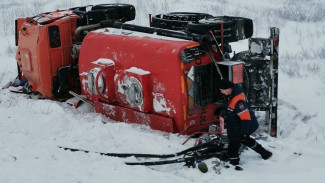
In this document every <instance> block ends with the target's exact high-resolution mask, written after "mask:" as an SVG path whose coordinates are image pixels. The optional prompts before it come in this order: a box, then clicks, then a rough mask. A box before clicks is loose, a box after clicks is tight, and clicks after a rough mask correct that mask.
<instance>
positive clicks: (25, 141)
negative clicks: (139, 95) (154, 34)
mask: <svg viewBox="0 0 325 183" xmlns="http://www.w3.org/2000/svg"><path fill="white" fill-rule="evenodd" d="M110 2H117V1H107V0H105V1H103V0H98V1H96V2H92V3H94V4H100V3H110ZM119 2H123V3H131V4H134V5H135V6H136V8H137V20H135V21H134V22H135V23H137V24H141V25H147V24H148V19H147V13H153V14H159V13H165V12H169V11H195V12H205V13H209V14H213V15H224V14H226V15H232V16H245V17H248V18H252V19H253V21H254V23H255V24H254V31H255V32H254V37H268V36H269V34H268V32H267V31H268V30H267V29H268V26H278V27H280V49H279V51H280V56H279V61H280V69H279V110H278V125H279V126H278V137H277V138H272V137H268V139H267V140H265V141H263V140H259V142H260V143H261V144H262V145H263V146H264V147H266V148H267V149H269V150H271V151H272V152H273V157H272V158H271V159H270V160H266V161H265V160H262V159H261V158H260V157H259V156H258V155H257V154H256V153H254V152H253V151H252V150H247V151H244V152H243V153H242V154H241V166H242V167H243V168H244V169H245V170H244V171H242V172H237V171H234V170H233V169H222V170H221V174H220V175H218V174H216V173H214V172H213V171H211V167H210V164H209V162H208V166H209V169H210V170H209V172H208V173H206V174H202V173H201V172H199V171H198V170H197V169H193V168H187V167H184V166H182V164H173V165H163V166H155V167H143V166H136V167H135V166H127V165H125V164H124V162H127V161H138V160H137V159H136V158H134V157H130V158H126V159H123V158H115V157H105V156H100V155H98V154H95V153H88V154H87V153H81V152H69V151H64V150H62V149H60V148H58V147H57V146H67V147H72V148H81V149H87V150H92V151H98V152H122V153H124V152H128V153H132V152H134V153H174V152H178V151H181V150H183V149H185V148H188V147H191V146H192V145H193V144H194V141H193V140H191V141H190V142H188V143H187V144H185V145H184V146H182V145H181V144H182V142H184V141H185V140H186V139H187V136H178V134H170V133H163V132H159V131H154V130H150V129H149V128H148V127H147V126H143V125H134V124H127V123H119V122H115V121H112V120H110V119H108V118H106V117H104V116H103V115H100V114H96V113H94V109H93V108H92V107H90V106H87V105H82V106H81V107H80V108H77V109H74V108H72V107H71V106H69V105H67V104H65V103H60V102H56V101H51V100H36V99H29V98H28V97H27V96H25V95H21V94H14V93H11V92H9V90H8V89H1V88H2V87H3V86H5V85H6V83H7V82H8V81H10V80H13V79H14V78H15V77H16V74H17V72H16V62H15V58H14V57H15V52H14V51H12V50H13V49H14V36H13V35H14V31H13V27H14V23H13V22H14V21H13V20H14V19H15V18H16V17H17V16H20V17H26V16H33V15H36V14H37V13H40V12H48V11H52V10H56V9H57V8H62V7H65V8H69V7H72V6H81V5H86V4H88V3H89V1H87V0H79V1H63V0H59V1H48V0H45V1H43V0H42V1H36V0H26V1H21V0H13V1H10V2H7V1H3V2H0V9H1V15H0V16H1V19H0V24H1V25H2V28H1V29H0V43H1V44H0V149H1V153H0V182H6V183H20V182H33V183H37V182H50V183H51V182H53V183H54V182H55V183H56V182H60V183H71V182H75V183H79V182H81V183H84V182H96V183H100V182H118V183H123V182H132V183H143V182H153V181H154V182H157V183H160V182H161V183H166V182H179V183H188V182H238V183H241V182H243V183H245V182H250V183H255V182H256V183H257V182H263V183H268V182H272V183H274V182H295V183H305V182H322V181H323V180H324V178H325V175H324V172H325V166H324V164H325V153H324V152H325V113H324V107H323V106H324V103H325V74H324V73H325V72H324V68H325V67H324V59H325V55H324V48H325V19H324V17H325V16H324V13H323V12H324V7H325V2H324V1H318V0H310V1H308V3H305V1H303V0H298V1H296V0H295V1H294V0H289V1H284V0H274V1H272V2H271V1H266V0H262V1H260V0H252V1H240V0H232V1H225V0H218V1H217V3H216V1H212V0H210V1H202V0H195V1H191V3H189V1H185V0H179V1H173V0H164V1H159V2H153V1H150V0H147V1H131V0H129V1H128V0H125V1H119ZM288 5H290V6H288ZM22 8H23V9H22ZM24 9H30V11H28V12H27V11H25V10H24ZM310 10H313V11H311V12H310ZM36 12H37V13H36ZM288 12H289V13H291V14H287V13H288ZM28 13H30V14H28ZM317 13H318V14H320V16H319V17H317V16H316V15H317ZM322 13H323V14H322ZM7 15H11V16H9V18H8V16H7ZM300 19H301V21H298V20H300ZM241 48H242V49H246V48H247V42H246V41H241V42H240V43H238V44H234V45H233V50H237V49H241ZM236 52H237V51H236Z"/></svg>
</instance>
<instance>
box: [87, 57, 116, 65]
mask: <svg viewBox="0 0 325 183" xmlns="http://www.w3.org/2000/svg"><path fill="white" fill-rule="evenodd" d="M92 63H93V64H96V65H105V66H109V65H114V64H115V63H114V61H113V60H111V59H107V58H100V59H98V60H96V61H95V62H92Z"/></svg>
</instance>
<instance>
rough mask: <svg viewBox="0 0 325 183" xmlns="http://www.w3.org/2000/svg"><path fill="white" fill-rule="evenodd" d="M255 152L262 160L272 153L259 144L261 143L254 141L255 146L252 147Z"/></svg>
mask: <svg viewBox="0 0 325 183" xmlns="http://www.w3.org/2000/svg"><path fill="white" fill-rule="evenodd" d="M252 149H253V150H254V151H255V152H257V153H258V154H260V155H261V156H262V158H263V159H264V160H267V159H269V158H270V157H271V156H272V153H271V152H270V151H268V150H266V149H264V147H262V146H261V144H258V143H256V146H255V147H253V148H252Z"/></svg>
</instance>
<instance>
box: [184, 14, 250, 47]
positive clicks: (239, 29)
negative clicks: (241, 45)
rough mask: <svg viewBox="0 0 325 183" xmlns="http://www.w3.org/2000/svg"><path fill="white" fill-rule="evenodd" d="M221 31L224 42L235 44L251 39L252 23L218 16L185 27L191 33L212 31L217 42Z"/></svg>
mask: <svg viewBox="0 0 325 183" xmlns="http://www.w3.org/2000/svg"><path fill="white" fill-rule="evenodd" d="M222 25H223V28H222ZM221 29H223V41H224V42H236V41H239V40H243V39H247V38H250V37H252V35H253V21H252V20H251V19H248V18H242V17H228V16H219V17H213V18H208V19H202V20H199V21H198V22H197V23H195V22H189V23H188V25H187V30H188V31H189V32H191V33H196V34H206V33H208V32H209V31H212V32H213V33H214V35H215V36H216V37H217V40H218V41H221V38H220V37H221Z"/></svg>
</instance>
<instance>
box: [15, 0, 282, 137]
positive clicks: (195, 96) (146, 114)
mask: <svg viewBox="0 0 325 183" xmlns="http://www.w3.org/2000/svg"><path fill="white" fill-rule="evenodd" d="M134 18H135V8H134V6H132V5H127V4H101V5H95V6H85V7H75V8H71V9H69V10H57V11H54V12H50V13H43V14H39V15H37V16H35V17H29V18H20V19H17V20H16V43H17V46H18V47H17V54H16V60H17V65H18V77H19V80H21V81H26V82H28V84H26V85H25V88H24V91H25V93H26V91H27V93H38V94H40V95H41V96H42V97H44V98H49V99H53V100H61V99H66V98H68V97H70V96H71V95H69V93H73V94H74V95H75V96H77V97H79V98H82V96H84V97H85V99H84V100H85V101H87V102H89V103H90V104H91V105H93V106H94V107H95V110H96V112H98V113H101V114H104V115H105V116H107V117H109V118H111V119H113V120H116V121H122V122H128V123H138V124H145V125H148V126H150V127H151V128H152V129H156V130H161V131H166V132H173V133H180V134H193V133H195V132H199V131H204V130H207V129H208V128H209V126H211V125H216V126H218V127H219V131H223V121H222V118H217V117H215V116H214V111H215V110H216V109H217V108H218V102H220V100H221V98H222V96H221V95H220V92H219V90H218V88H217V87H216V84H217V83H218V81H220V80H221V79H222V78H228V79H229V80H231V81H232V82H234V83H237V84H241V85H242V86H243V88H244V90H245V94H246V96H247V99H248V100H249V102H250V103H251V105H252V108H253V109H255V110H256V111H266V115H265V116H266V118H267V120H266V122H265V123H267V124H268V126H269V127H270V128H269V131H270V133H271V135H273V136H276V125H277V80H278V77H277V68H278V57H277V55H278V43H279V30H278V29H277V28H271V36H270V37H269V38H265V39H264V38H251V36H252V34H253V22H252V20H250V19H246V18H242V17H228V16H218V17H216V16H212V15H209V14H202V13H188V12H174V13H167V14H160V15H155V16H152V17H151V16H150V27H145V26H139V25H134V24H127V23H125V22H126V21H130V20H133V19H134ZM243 39H249V41H248V44H249V49H248V50H247V51H243V52H238V53H235V54H233V51H232V49H231V43H233V42H237V41H239V40H243ZM232 54H233V55H232ZM75 93H76V94H75Z"/></svg>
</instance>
